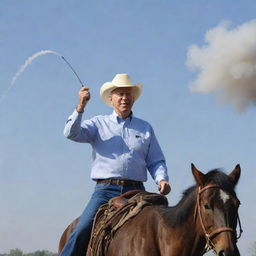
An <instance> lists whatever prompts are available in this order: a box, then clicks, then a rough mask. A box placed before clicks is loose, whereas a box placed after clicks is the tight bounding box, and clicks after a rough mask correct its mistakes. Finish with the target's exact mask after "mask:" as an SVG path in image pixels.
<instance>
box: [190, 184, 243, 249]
mask: <svg viewBox="0 0 256 256" xmlns="http://www.w3.org/2000/svg"><path fill="white" fill-rule="evenodd" d="M211 188H219V189H220V186H219V185H217V184H209V185H206V186H205V187H202V188H201V187H200V186H199V187H198V192H197V199H196V207H195V212H194V221H196V216H197V214H198V217H199V221H200V225H201V227H202V229H203V231H204V236H205V238H206V246H205V252H207V251H209V250H214V247H215V246H214V243H213V241H212V239H213V238H214V237H216V236H218V235H219V234H220V233H222V232H231V233H232V234H234V235H235V236H236V240H238V239H239V238H240V237H241V235H242V232H243V230H242V227H241V221H240V218H239V215H238V213H237V221H238V225H239V235H238V236H237V232H236V230H234V229H233V228H230V227H219V228H216V229H215V230H213V231H212V232H210V233H208V232H207V230H206V228H205V225H204V222H203V218H202V212H201V207H200V195H201V194H202V193H203V192H204V191H206V190H208V189H211Z"/></svg>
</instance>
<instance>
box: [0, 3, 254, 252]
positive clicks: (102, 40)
mask: <svg viewBox="0 0 256 256" xmlns="http://www.w3.org/2000/svg"><path fill="white" fill-rule="evenodd" d="M255 11H256V2H255V1H252V0H243V1H233V0H227V1H218V0H217V1H203V0H201V1H199V0H198V1H196V0H195V1H167V0H136V1H135V0H129V1H128V0H104V1H103V0H102V1H100V0H95V1H82V0H77V1H74V0H72V1H71V0H62V1H60V0H59V1H56V0H44V1H32V0H26V1H24V0H23V1H20V0H1V1H0V95H1V94H3V93H4V92H5V90H6V88H7V87H8V86H9V85H10V83H11V79H12V77H13V76H14V75H15V73H16V71H17V70H18V68H19V67H20V66H21V65H22V64H23V63H24V61H25V59H26V58H28V57H29V56H31V55H32V54H34V53H35V52H38V51H40V50H45V49H49V50H53V51H57V52H59V53H61V54H62V55H63V56H65V58H67V60H68V61H70V63H71V64H72V65H73V67H74V68H75V70H76V71H77V73H78V74H79V76H80V78H81V79H82V81H84V83H85V84H86V85H87V86H88V87H90V90H91V94H92V98H91V101H90V103H89V104H88V107H87V108H86V111H85V114H84V118H90V117H92V116H94V115H98V114H106V113H110V112H111V111H112V110H111V109H110V108H108V107H107V106H105V105H104V104H103V103H102V102H101V100H100V98H99V88H100V86H101V85H102V84H103V83H104V82H106V81H110V80H112V78H113V77H114V75H115V74H116V73H128V74H130V75H131V77H132V80H133V81H134V82H142V83H143V86H144V91H143V94H142V96H141V97H140V99H139V100H138V101H137V102H136V104H135V105H134V113H135V115H137V116H138V117H141V118H142V119H145V120H147V121H149V122H150V123H151V124H152V126H153V127H154V130H155V133H156V135H157V137H158V140H159V142H160V144H161V146H162V149H163V151H164V153H165V156H166V159H167V164H168V168H169V173H170V182H171V185H172V192H171V194H170V195H169V196H168V199H169V200H170V204H171V205H173V204H175V203H177V201H178V200H179V199H180V197H181V193H182V191H183V190H184V189H186V188H187V187H188V186H190V185H192V184H193V178H192V175H191V171H190V163H191V162H193V163H194V164H195V165H196V166H197V167H198V168H199V169H201V170H202V171H204V172H206V171H207V170H210V169H213V168H218V167H223V168H224V170H225V171H227V172H229V171H231V170H232V169H233V168H234V167H235V165H236V164H237V163H240V164H241V168H242V177H241V180H240V182H239V184H238V187H237V193H238V196H239V198H240V200H241V202H242V205H241V208H240V215H241V220H242V224H243V229H244V234H243V236H242V238H241V239H240V240H239V243H238V245H239V247H240V250H241V254H242V255H243V256H246V255H249V253H248V248H249V247H250V244H251V243H252V242H253V241H255V240H256V236H255V230H256V224H255V223H256V217H255V216H256V215H255V210H256V207H255V203H254V201H255V200H253V199H254V196H255V185H256V178H255V174H254V170H256V162H255V158H254V153H255V141H256V135H255V130H256V121H255V107H251V108H249V109H248V110H247V111H246V112H244V113H237V112H236V111H235V110H233V108H232V107H231V106H229V105H224V106H221V105H218V104H217V103H216V100H215V98H214V97H213V96H205V95H202V94H195V93H191V91H190V90H189V84H190V83H191V82H192V81H193V80H194V79H195V78H196V75H197V74H196V73H193V72H191V71H189V70H188V68H187V67H186V65H185V62H186V58H187V57H186V55H187V51H188V47H189V46H190V45H192V44H196V45H199V46H202V45H204V44H205V42H204V35H205V33H206V32H207V31H208V30H209V29H211V28H213V27H216V26H217V25H218V24H219V23H220V22H222V21H224V20H229V21H231V22H232V24H233V26H238V25H240V24H242V23H245V22H248V21H250V20H252V19H255ZM79 88H80V84H79V82H78V81H77V78H76V77H75V76H74V74H73V73H72V71H71V70H70V69H69V67H68V66H67V65H66V64H65V63H64V62H63V60H61V58H58V57H57V56H55V55H45V56H42V57H40V58H38V59H36V60H35V61H34V62H33V64H32V65H30V66H29V67H28V68H27V69H26V71H25V72H24V73H23V74H22V75H21V76H20V77H19V78H18V79H17V81H16V83H15V84H14V86H13V88H12V89H11V90H10V92H9V94H8V95H7V97H6V98H5V100H4V101H2V102H1V103H0V120H1V121H0V122H1V123H0V124H1V125H0V141H1V143H0V202H1V217H2V218H1V219H0V252H4V251H8V250H10V249H11V248H16V247H18V248H20V249H22V250H24V251H33V250H36V249H48V250H52V251H56V250H57V246H58V239H59V237H60V235H61V233H62V231H63V230H64V229H65V227H66V225H67V224H68V223H69V222H70V221H71V220H72V219H74V218H75V217H76V216H78V215H79V214H80V213H81V211H82V210H83V208H84V206H85V204H86V202H87V200H88V199H89V197H90V194H91V192H92V190H93V186H94V183H93V181H91V180H90V178H89V173H90V161H91V160H90V159H91V148H90V146H89V145H86V144H77V143H74V142H71V141H68V140H67V139H66V138H65V137H64V136H63V127H64V124H65V120H66V118H67V117H68V115H69V114H71V113H72V111H73V109H74V107H75V105H76V101H77V92H78V90H79ZM146 187H147V188H148V190H150V191H156V186H155V185H154V183H153V181H152V180H151V178H150V177H149V181H148V183H147V184H146Z"/></svg>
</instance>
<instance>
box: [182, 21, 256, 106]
mask: <svg viewBox="0 0 256 256" xmlns="http://www.w3.org/2000/svg"><path fill="white" fill-rule="evenodd" d="M205 41H206V45H204V46H202V47H201V48H200V47H199V46H197V45H192V46H190V48H189V50H188V53H187V61H186V64H187V66H188V67H189V68H190V69H191V70H193V71H197V72H198V76H197V79H196V80H195V81H194V82H192V83H191V85H190V89H191V91H193V92H199V93H203V94H214V95H216V96H217V97H218V99H219V100H220V102H222V103H226V104H232V105H233V106H234V107H235V109H236V110H238V111H244V110H245V109H246V108H248V107H249V106H252V105H256V20H252V21H250V22H247V23H244V24H242V25H241V26H238V27H236V28H233V29H231V28H230V24H227V23H226V24H220V25H219V26H217V27H215V28H213V29H211V30H209V31H208V32H207V33H206V35H205Z"/></svg>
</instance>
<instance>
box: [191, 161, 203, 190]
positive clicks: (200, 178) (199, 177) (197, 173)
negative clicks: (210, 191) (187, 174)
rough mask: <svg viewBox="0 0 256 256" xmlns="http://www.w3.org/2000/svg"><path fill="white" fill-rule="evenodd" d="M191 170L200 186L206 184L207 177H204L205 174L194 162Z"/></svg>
mask: <svg viewBox="0 0 256 256" xmlns="http://www.w3.org/2000/svg"><path fill="white" fill-rule="evenodd" d="M191 170H192V173H193V176H194V178H195V180H196V183H197V185H199V186H204V184H205V177H204V174H203V173H202V172H200V171H199V170H198V169H197V168H196V167H195V165H194V164H193V163H192V164H191Z"/></svg>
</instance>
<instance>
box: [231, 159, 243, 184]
mask: <svg viewBox="0 0 256 256" xmlns="http://www.w3.org/2000/svg"><path fill="white" fill-rule="evenodd" d="M240 174H241V168H240V165H239V164H238V165H236V167H235V169H234V170H233V171H232V172H231V173H230V174H229V177H230V178H231V179H232V180H233V182H234V186H236V184H237V182H238V180H239V178H240Z"/></svg>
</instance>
